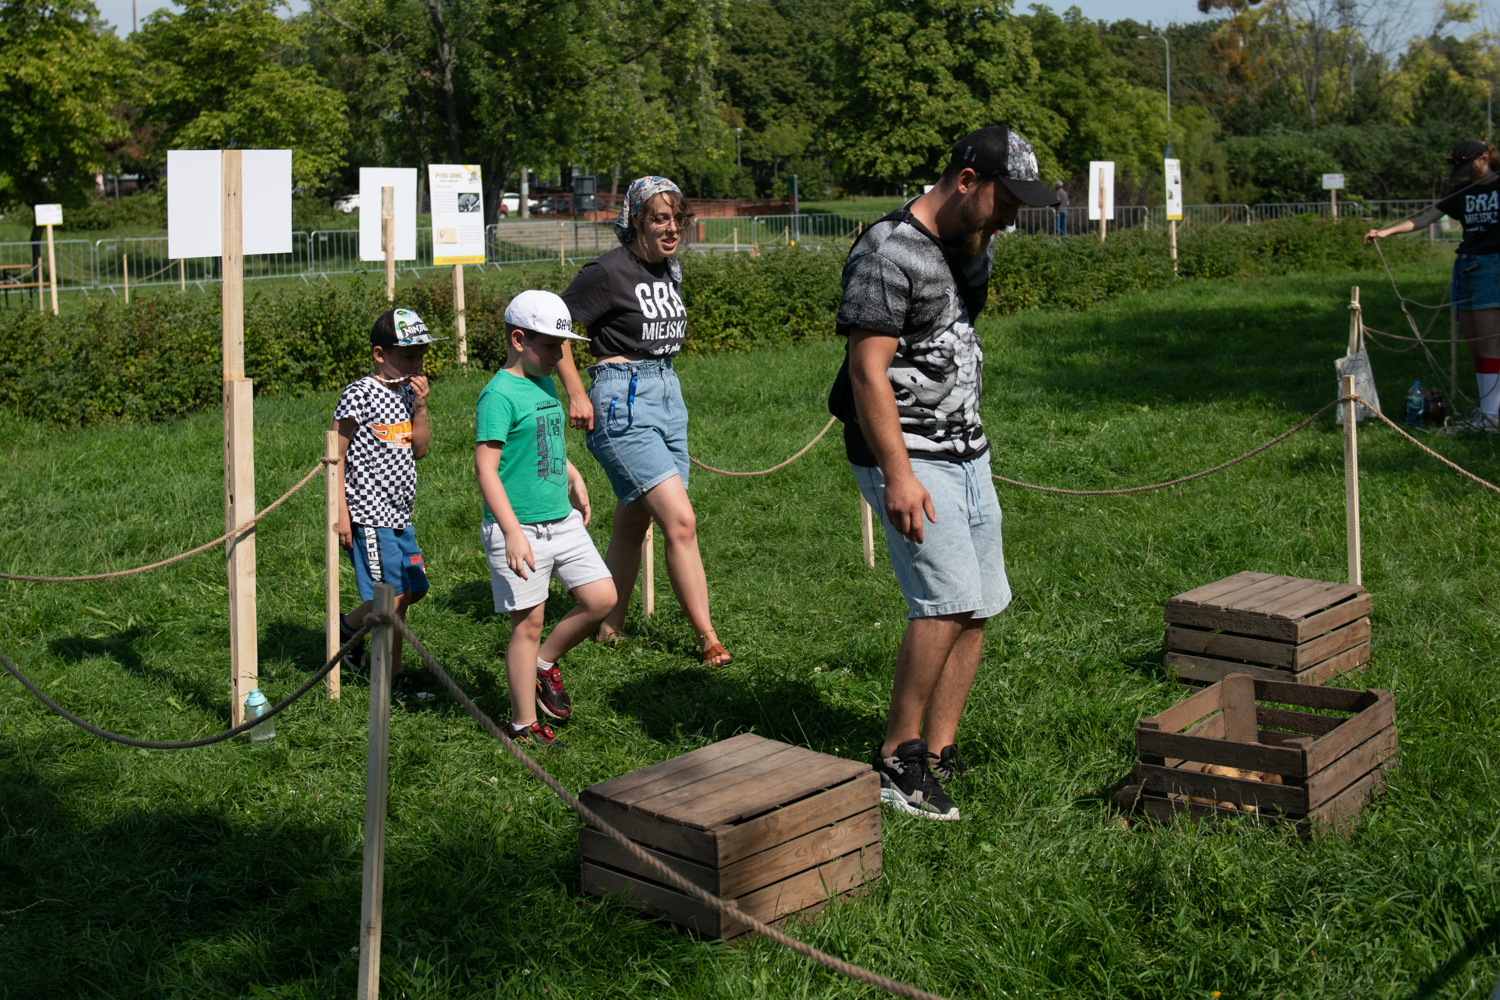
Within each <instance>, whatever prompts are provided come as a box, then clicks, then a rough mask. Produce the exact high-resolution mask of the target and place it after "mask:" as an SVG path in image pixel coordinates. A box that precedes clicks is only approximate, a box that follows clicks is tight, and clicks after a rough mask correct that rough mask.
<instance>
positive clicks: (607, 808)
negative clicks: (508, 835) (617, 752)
mask: <svg viewBox="0 0 1500 1000" xmlns="http://www.w3.org/2000/svg"><path fill="white" fill-rule="evenodd" d="M580 798H581V799H582V800H583V802H584V804H585V805H587V806H588V807H589V808H590V809H593V810H594V811H595V812H596V813H598V814H599V816H600V817H601V818H602V819H603V820H604V821H605V822H607V823H609V824H610V825H611V826H613V827H615V828H616V829H617V830H619V831H620V832H622V833H624V834H625V835H626V836H628V837H630V839H631V840H633V841H635V842H636V843H637V844H639V845H640V846H642V847H644V848H646V849H647V850H649V851H650V853H651V854H652V855H653V856H654V857H655V858H657V859H658V860H659V861H661V862H663V863H664V864H666V865H667V866H668V867H670V868H671V869H672V870H673V871H675V872H677V873H678V874H680V875H682V876H684V877H685V878H687V879H689V880H691V881H692V882H693V884H695V885H697V886H700V887H701V888H703V889H707V890H708V891H709V892H711V893H713V894H715V895H716V896H719V897H721V898H723V899H733V900H735V901H736V902H737V903H738V904H739V906H740V908H741V909H742V910H744V911H745V912H746V913H748V914H750V915H751V916H753V917H755V918H757V919H759V920H762V921H764V922H766V923H773V922H776V921H779V920H782V919H785V918H787V917H789V916H791V915H794V914H798V913H806V912H808V911H810V910H816V909H818V908H820V907H821V906H822V905H823V904H824V903H825V902H826V901H827V900H828V899H830V898H832V897H833V896H836V895H839V894H842V893H848V892H852V891H854V890H856V889H858V888H860V887H861V886H863V885H864V884H865V883H866V882H868V881H870V880H871V879H873V878H875V877H876V876H877V875H879V874H880V863H881V844H880V778H879V776H878V775H876V774H875V772H874V771H873V770H872V769H871V767H870V765H869V764H867V763H861V762H859V761H852V760H844V759H843V758H841V757H830V756H829V755H827V754H821V753H816V752H814V751H812V750H807V749H804V748H802V747H794V746H789V745H787V744H785V743H778V742H776V741H774V740H768V739H764V738H763V737H760V736H756V735H754V734H753V733H745V734H742V735H740V736H735V737H733V738H731V739H727V740H724V741H722V742H720V743H715V744H713V745H712V746H707V747H703V748H701V749H698V750H694V751H692V752H691V753H687V754H683V755H682V756H681V757H674V758H672V759H671V760H666V761H662V762H661V763H660V764H654V765H652V766H651V767H647V768H642V769H641V770H639V771H632V772H631V773H630V774H623V775H621V776H619V777H618V778H611V779H610V780H608V781H605V782H602V783H600V784H597V785H594V786H593V787H592V788H588V789H585V790H584V791H583V793H582V794H581V795H580ZM578 847H579V854H580V855H581V856H582V859H583V888H584V891H585V892H591V893H595V894H601V895H602V894H604V893H618V894H621V895H624V896H625V897H626V898H627V899H629V900H630V901H631V902H632V903H634V904H635V905H637V906H640V907H641V908H642V909H645V910H649V911H651V912H654V913H657V914H660V915H661V916H664V917H666V918H667V919H668V920H671V921H673V922H674V923H678V924H682V925H683V926H685V927H691V928H693V929H695V930H697V931H698V932H699V933H701V934H705V935H707V936H710V937H719V938H732V937H736V936H738V935H740V934H743V933H745V931H747V930H748V929H749V927H748V926H746V925H745V924H744V923H743V922H741V921H730V920H725V919H722V918H721V917H720V916H719V914H718V913H717V912H715V911H714V910H712V909H711V908H709V907H708V906H705V905H704V904H703V903H700V902H699V901H698V900H696V899H694V898H693V897H691V896H689V895H687V894H685V893H683V892H681V891H679V890H677V889H675V888H670V887H668V886H666V885H663V884H662V883H661V879H660V876H658V875H657V874H655V873H653V872H651V871H650V870H648V869H647V868H646V867H645V866H644V865H642V864H640V863H639V862H638V861H636V860H635V859H633V858H632V857H630V855H629V854H628V853H627V852H626V851H625V849H624V848H623V847H621V846H620V845H619V844H617V843H616V842H615V841H613V840H611V839H610V838H608V837H606V836H604V835H603V834H602V833H600V832H598V831H597V830H594V829H591V828H588V827H585V828H584V829H583V831H582V832H581V834H580V835H579V845H578Z"/></svg>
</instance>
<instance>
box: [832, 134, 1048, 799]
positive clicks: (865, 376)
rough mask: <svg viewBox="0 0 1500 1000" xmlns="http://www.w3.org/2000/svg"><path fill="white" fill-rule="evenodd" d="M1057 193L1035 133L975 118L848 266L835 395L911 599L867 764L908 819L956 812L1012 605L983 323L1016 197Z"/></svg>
mask: <svg viewBox="0 0 1500 1000" xmlns="http://www.w3.org/2000/svg"><path fill="white" fill-rule="evenodd" d="M1056 201H1057V198H1056V196H1055V195H1054V194H1053V192H1052V189H1051V188H1050V187H1048V186H1047V185H1046V184H1043V183H1042V182H1041V180H1040V179H1039V177H1038V174H1037V163H1036V153H1035V151H1034V150H1033V149H1032V147H1031V144H1030V143H1028V142H1027V141H1026V140H1025V139H1024V138H1022V137H1021V136H1020V135H1017V134H1016V133H1015V132H1012V131H1011V130H1010V129H1008V128H1005V127H1003V126H999V127H990V128H982V129H979V130H978V131H977V132H972V133H970V134H969V135H966V136H964V137H963V138H962V139H960V140H959V141H958V143H957V144H956V145H954V147H953V149H952V153H951V157H950V159H949V162H948V168H947V169H946V170H944V171H943V175H942V177H941V178H940V179H939V180H938V183H937V185H936V186H934V187H933V188H932V190H931V191H928V192H927V193H926V194H923V195H921V196H920V197H918V198H916V199H914V200H912V201H910V202H908V203H907V204H906V205H904V206H902V207H901V208H899V209H897V210H896V211H894V212H892V213H891V214H889V215H887V216H886V217H885V218H883V219H881V220H880V221H879V222H877V223H875V224H874V225H872V226H871V227H870V228H869V229H868V230H866V231H865V233H864V234H863V235H862V236H861V237H860V239H859V240H858V242H856V243H855V245H854V247H853V249H852V250H851V251H850V252H849V259H848V262H847V263H846V264H845V265H844V276H843V287H844V297H843V302H842V304H841V305H840V307H839V314H838V332H839V334H840V335H841V336H845V337H848V338H849V345H848V348H847V353H846V356H845V360H844V364H843V367H841V368H840V369H839V373H838V377H837V379H836V380H835V382H834V386H833V390H832V392H831V393H830V394H829V400H828V405H829V409H830V411H831V412H832V413H833V414H834V415H835V416H837V417H838V418H839V419H840V420H842V421H843V423H844V449H845V452H846V453H847V454H848V457H849V463H850V465H851V466H852V468H853V471H854V478H855V480H856V482H858V484H859V489H860V492H861V493H862V494H863V495H864V498H865V499H866V500H867V501H868V502H869V503H870V505H871V506H872V507H874V508H875V510H877V511H879V512H880V520H881V524H882V525H883V526H884V528H885V538H886V549H887V551H888V552H889V553H890V557H891V564H892V566H893V567H894V568H895V571H896V580H897V582H898V583H899V584H900V585H901V592H902V594H903V595H904V596H905V598H906V602H907V607H908V609H909V621H908V624H907V629H906V634H905V636H904V637H903V638H902V641H901V649H900V652H899V653H898V655H897V659H896V676H895V681H894V684H893V686H892V690H891V705H890V717H889V719H888V720H887V723H886V735H885V740H884V742H883V743H882V744H881V746H880V747H879V749H877V750H876V752H875V760H874V767H875V770H876V771H877V772H878V773H879V774H880V778H881V799H882V801H884V802H885V803H887V804H888V805H891V806H892V807H894V808H896V809H898V810H900V811H902V812H906V813H909V814H911V815H915V816H923V817H926V818H929V819H949V820H953V819H958V817H959V813H958V807H957V806H956V805H954V802H953V799H952V798H951V797H950V796H949V795H948V794H947V793H946V792H945V791H944V790H943V788H942V786H941V785H940V784H939V780H941V779H947V778H949V777H952V776H954V775H956V774H960V773H962V772H963V770H964V769H965V765H964V764H963V762H962V761H961V760H959V757H958V746H957V731H958V720H959V716H960V715H961V714H962V713H963V708H964V702H965V701H966V700H967V698H968V695H969V687H970V685H972V684H973V682H974V675H975V673H976V672H977V671H978V669H979V657H980V653H981V651H982V648H983V645H984V623H985V620H986V619H988V618H989V617H990V616H992V615H995V614H998V613H999V612H1000V611H1001V610H1002V609H1004V608H1005V606H1006V605H1007V604H1009V603H1010V584H1009V582H1008V581H1007V580H1006V576H1005V555H1004V551H1003V549H1002V546H1001V539H1000V502H999V499H998V498H997V497H996V496H995V486H994V482H993V480H991V478H990V467H989V442H988V441H987V440H986V439H985V436H984V428H983V426H982V425H981V424H980V420H979V394H980V390H981V382H982V371H981V369H982V364H983V361H984V352H983V350H982V349H981V347H980V343H979V336H978V334H977V333H976V332H975V329H974V321H975V320H976V319H977V318H978V317H979V314H980V312H981V311H982V310H983V309H984V304H985V300H986V298H987V296H988V293H989V280H990V267H991V263H992V261H993V257H994V252H993V250H992V249H991V248H990V239H991V237H992V234H993V233H994V232H995V230H996V229H1000V228H1003V227H1006V226H1009V225H1012V224H1013V223H1014V222H1015V220H1016V213H1017V212H1018V211H1019V209H1020V207H1021V205H1022V204H1026V205H1034V206H1050V205H1054V204H1055V203H1056ZM929 748H932V749H933V750H934V751H935V752H929Z"/></svg>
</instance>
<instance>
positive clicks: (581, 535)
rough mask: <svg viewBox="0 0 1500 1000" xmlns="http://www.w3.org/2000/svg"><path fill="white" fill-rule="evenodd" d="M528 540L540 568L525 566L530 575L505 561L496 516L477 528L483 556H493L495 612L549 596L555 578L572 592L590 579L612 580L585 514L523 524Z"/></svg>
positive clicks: (531, 605) (502, 536)
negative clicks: (521, 574)
mask: <svg viewBox="0 0 1500 1000" xmlns="http://www.w3.org/2000/svg"><path fill="white" fill-rule="evenodd" d="M521 530H522V531H524V532H526V540H527V541H528V542H530V543H531V556H532V558H533V559H534V560H536V569H535V570H532V569H530V568H529V567H528V568H527V571H526V572H527V573H528V575H529V578H528V579H525V580H523V579H521V578H520V577H519V576H517V575H516V574H515V573H513V572H511V569H510V566H508V565H506V562H505V532H503V531H501V530H500V525H498V524H496V523H495V522H494V521H489V520H486V521H485V522H484V527H483V528H481V529H480V531H479V537H480V538H481V539H482V540H483V541H484V552H485V556H486V557H487V558H488V559H489V561H490V590H491V591H493V592H494V595H495V610H496V611H524V610H526V609H527V608H534V607H536V606H537V605H538V604H542V603H544V602H545V601H546V600H547V586H548V583H549V582H550V581H551V579H552V577H554V576H555V577H557V579H558V580H559V581H560V582H561V583H562V585H563V590H565V591H568V592H572V591H573V590H575V589H576V588H578V587H582V586H583V585H584V584H586V583H593V582H594V581H595V580H607V579H609V567H608V566H605V565H604V560H603V559H602V558H601V557H600V555H599V550H598V549H596V548H594V540H593V539H592V538H590V537H589V531H588V528H586V527H584V524H583V515H582V514H580V513H579V512H578V511H576V510H575V511H572V512H571V513H569V514H568V516H567V517H565V518H563V519H562V520H560V521H547V522H544V523H542V524H523V525H521Z"/></svg>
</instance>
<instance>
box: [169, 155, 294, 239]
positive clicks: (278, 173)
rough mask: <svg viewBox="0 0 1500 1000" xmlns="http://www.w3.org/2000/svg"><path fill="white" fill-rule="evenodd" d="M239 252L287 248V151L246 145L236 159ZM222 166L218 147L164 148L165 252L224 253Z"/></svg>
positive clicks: (289, 230)
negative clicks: (165, 170)
mask: <svg viewBox="0 0 1500 1000" xmlns="http://www.w3.org/2000/svg"><path fill="white" fill-rule="evenodd" d="M240 192H241V197H242V212H243V216H242V218H243V221H242V222H241V243H240V252H241V253H243V254H252V253H291V252H292V151H291V150H290V149H246V150H243V151H242V155H241V159H240ZM223 227H224V166H223V157H222V156H221V155H220V151H219V150H217V149H169V150H167V256H168V257H170V258H172V259H174V260H175V259H177V258H180V257H219V256H222V255H223V253H224V237H223Z"/></svg>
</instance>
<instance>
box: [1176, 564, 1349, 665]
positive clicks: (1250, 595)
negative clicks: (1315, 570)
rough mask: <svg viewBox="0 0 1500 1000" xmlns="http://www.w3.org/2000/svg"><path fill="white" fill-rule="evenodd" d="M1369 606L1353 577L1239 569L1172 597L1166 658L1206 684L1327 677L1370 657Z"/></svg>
mask: <svg viewBox="0 0 1500 1000" xmlns="http://www.w3.org/2000/svg"><path fill="white" fill-rule="evenodd" d="M1369 613H1370V592H1369V591H1367V590H1365V588H1363V587H1360V586H1356V585H1354V584H1347V583H1329V582H1327V581H1324V580H1304V579H1301V578H1300V577H1295V576H1274V575H1272V574H1270V573H1251V572H1245V573H1236V574H1235V575H1234V576H1231V577H1226V578H1225V579H1223V580H1218V581H1215V582H1214V583H1210V584H1208V585H1207V586H1203V587H1199V588H1198V589H1196V590H1190V591H1188V592H1187V593H1185V594H1178V595H1177V596H1176V597H1174V598H1172V599H1171V600H1170V601H1168V602H1167V608H1166V619H1167V635H1166V648H1167V655H1166V665H1167V666H1168V667H1169V668H1172V669H1174V670H1176V671H1177V676H1178V678H1180V679H1181V680H1184V681H1196V682H1199V683H1205V684H1211V683H1213V682H1214V681H1217V680H1220V679H1222V678H1224V677H1227V676H1229V675H1230V674H1233V673H1246V674H1250V675H1251V676H1253V677H1259V678H1262V679H1263V680H1273V681H1291V682H1293V683H1297V684H1322V683H1323V682H1324V681H1326V680H1328V679H1330V678H1332V677H1336V676H1338V675H1339V674H1342V673H1346V672H1348V671H1350V670H1357V669H1359V668H1361V667H1363V666H1364V665H1365V664H1366V663H1368V662H1369V659H1370V619H1369V618H1368V617H1367V616H1368V615H1369Z"/></svg>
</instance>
